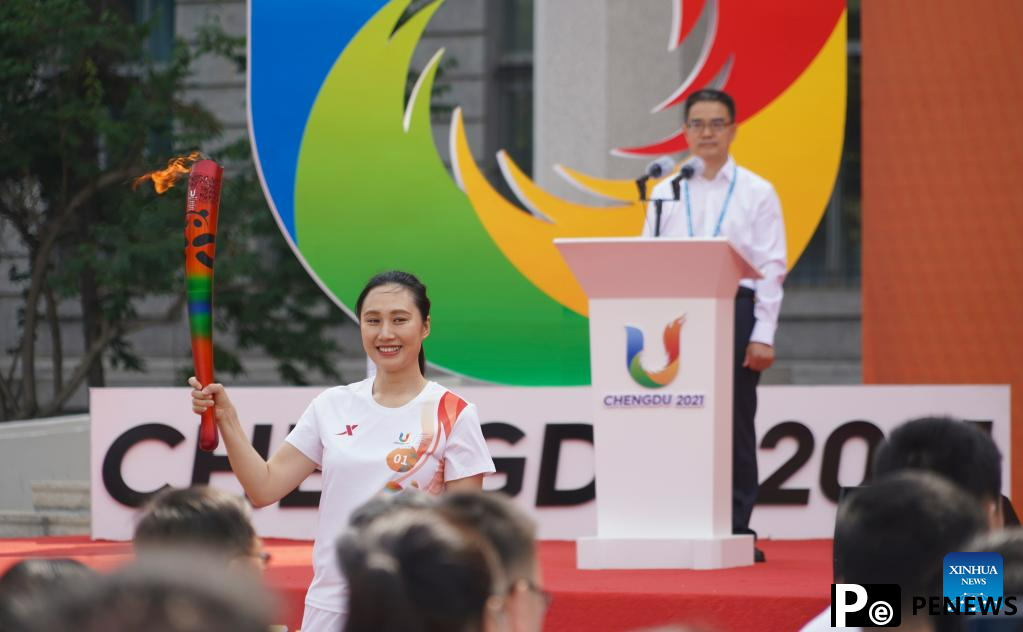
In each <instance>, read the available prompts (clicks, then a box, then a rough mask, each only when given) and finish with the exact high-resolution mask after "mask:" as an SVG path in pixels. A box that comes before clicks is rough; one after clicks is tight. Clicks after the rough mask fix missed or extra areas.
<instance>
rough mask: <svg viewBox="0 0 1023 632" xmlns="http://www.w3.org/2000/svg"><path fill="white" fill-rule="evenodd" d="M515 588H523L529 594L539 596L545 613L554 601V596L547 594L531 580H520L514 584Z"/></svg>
mask: <svg viewBox="0 0 1023 632" xmlns="http://www.w3.org/2000/svg"><path fill="white" fill-rule="evenodd" d="M515 586H516V587H518V586H522V587H523V588H525V589H526V590H528V591H529V592H531V593H535V594H536V595H537V596H539V597H540V598H541V599H543V609H544V610H545V611H546V610H548V609H550V607H551V602H553V601H554V595H552V594H551V593H549V592H547V591H546V590H544V589H543V588H540V587H539V586H537V585H536V582H534V581H533V580H531V579H520V580H519V581H517V582H515Z"/></svg>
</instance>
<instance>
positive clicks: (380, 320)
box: [188, 271, 494, 632]
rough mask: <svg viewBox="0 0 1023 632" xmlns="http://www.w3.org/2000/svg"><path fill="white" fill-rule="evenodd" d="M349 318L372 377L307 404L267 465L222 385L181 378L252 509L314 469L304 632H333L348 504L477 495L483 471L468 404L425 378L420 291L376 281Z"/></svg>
mask: <svg viewBox="0 0 1023 632" xmlns="http://www.w3.org/2000/svg"><path fill="white" fill-rule="evenodd" d="M356 315H357V317H358V319H359V329H360V331H361V333H362V344H363V347H364V348H365V350H366V353H367V354H368V355H369V357H370V359H371V360H373V362H374V363H375V364H376V366H377V373H376V375H375V376H371V377H369V378H367V379H365V380H363V381H361V382H356V383H354V384H349V385H347V386H338V387H334V388H331V389H328V390H326V391H324V392H323V393H321V394H320V395H319V396H317V397H316V398H315V399H314V400H313V402H312V403H311V404H310V405H309V407H308V408H307V409H306V411H305V413H303V415H302V417H301V418H300V419H299V421H298V424H297V425H296V426H295V429H294V430H292V432H291V433H290V434H289V435H288V437H287V439H286V440H285V443H284V444H283V445H282V446H281V447H280V449H278V450H277V452H276V453H274V454H273V455H272V456H271V457H270V460H269V461H265V460H264V459H263V458H262V457H261V456H260V455H259V453H258V452H256V450H255V448H253V447H252V444H251V443H250V440H249V437H248V436H247V434H246V432H245V430H244V429H243V428H242V425H241V423H240V421H239V419H238V414H237V411H236V410H235V408H234V406H233V405H232V404H231V400H230V399H229V398H228V396H227V392H226V391H225V389H224V387H223V386H222V385H220V384H206V385H203V384H201V383H200V382H199V381H198V380H197V379H196V378H194V377H193V378H191V379H189V381H188V382H189V384H190V385H191V386H192V387H193V388H194V389H195V390H193V391H192V410H193V411H195V412H196V413H197V414H202V413H203V412H205V411H207V410H213V411H214V414H215V418H216V423H217V427H218V428H219V430H220V434H221V435H222V436H223V441H224V445H225V447H226V448H227V455H228V459H229V460H230V462H231V468H232V469H233V470H234V473H235V475H236V476H237V477H238V480H239V481H240V482H241V484H242V487H243V488H244V489H245V492H246V494H247V495H248V496H249V498H250V499H251V501H252V503H253V504H254V505H255V506H257V507H263V506H266V505H269V504H272V503H275V502H277V501H278V500H280V499H281V498H283V497H284V496H285V495H287V494H288V493H290V492H291V491H292V490H293V489H295V488H296V487H298V486H299V485H300V484H301V483H302V481H303V480H305V478H306V477H308V476H309V475H310V474H312V473H313V472H314V471H315V470H317V469H319V470H321V471H322V472H323V492H322V496H321V499H320V514H319V525H318V527H317V532H316V533H317V534H316V542H315V545H314V547H313V571H314V573H313V582H312V585H310V587H309V591H308V593H307V594H306V600H305V614H304V616H303V620H302V630H303V631H304V632H326V631H328V630H329V631H330V632H336V631H337V630H340V629H342V625H343V622H344V618H345V612H346V611H347V603H346V601H347V590H346V587H345V580H344V578H343V577H342V576H341V574H340V572H339V570H338V567H337V562H336V560H335V557H334V540H335V538H336V536H337V535H338V534H339V533H340V532H341V530H342V529H343V528H344V527H345V526H346V525H347V524H348V517H349V516H350V514H351V513H352V511H353V510H354V509H355V508H356V507H358V506H360V505H361V504H363V503H364V502H366V501H367V500H369V499H370V498H371V497H372V496H373V495H375V494H376V493H378V492H379V491H381V490H384V489H387V490H392V491H396V490H399V489H403V488H409V487H411V488H419V489H422V490H424V491H427V492H429V493H434V494H436V493H440V492H442V491H444V490H466V489H468V490H479V489H481V488H482V486H483V477H484V476H485V475H486V474H489V473H493V472H494V463H493V460H492V459H491V458H490V453H489V451H488V450H487V446H486V442H485V441H484V439H483V433H482V432H481V430H480V423H479V417H478V415H477V412H476V407H475V406H473V405H472V404H469V403H467V402H466V401H465V400H463V399H461V398H460V397H458V396H457V395H455V394H454V393H452V392H451V391H449V390H447V389H446V388H444V387H443V386H441V385H439V384H437V383H436V382H432V381H429V380H427V379H426V378H425V377H424V371H425V356H424V353H423V340H424V339H425V338H426V337H427V336H428V335H429V333H430V300H429V299H428V298H427V295H426V288H425V286H423V284H422V283H421V282H420V281H419V280H418V279H417V278H416V277H415V276H413V275H411V274H408V273H405V272H397V271H392V272H385V273H382V274H378V275H376V276H375V277H373V278H372V279H370V281H369V283H368V284H367V285H366V287H365V288H364V289H363V290H362V293H361V294H360V295H359V298H358V301H357V302H356Z"/></svg>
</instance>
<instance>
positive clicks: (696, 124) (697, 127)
mask: <svg viewBox="0 0 1023 632" xmlns="http://www.w3.org/2000/svg"><path fill="white" fill-rule="evenodd" d="M731 124H732V121H726V120H725V119H720V118H716V119H711V120H709V121H705V120H703V119H693V120H691V121H689V122H688V123H686V127H688V128H689V129H691V130H693V131H694V132H702V131H703V130H705V129H710V131H712V132H714V133H715V134H717V133H719V132H722V131H724V129H725V128H726V127H728V126H729V125H731Z"/></svg>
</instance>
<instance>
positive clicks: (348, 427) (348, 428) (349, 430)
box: [337, 424, 359, 437]
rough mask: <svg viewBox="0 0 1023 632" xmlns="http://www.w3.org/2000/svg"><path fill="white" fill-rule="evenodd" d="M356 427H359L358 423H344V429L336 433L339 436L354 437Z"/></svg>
mask: <svg viewBox="0 0 1023 632" xmlns="http://www.w3.org/2000/svg"><path fill="white" fill-rule="evenodd" d="M358 427H359V424H345V429H344V431H342V432H339V433H337V434H338V436H339V437H343V436H348V437H354V436H355V429H356V428H358Z"/></svg>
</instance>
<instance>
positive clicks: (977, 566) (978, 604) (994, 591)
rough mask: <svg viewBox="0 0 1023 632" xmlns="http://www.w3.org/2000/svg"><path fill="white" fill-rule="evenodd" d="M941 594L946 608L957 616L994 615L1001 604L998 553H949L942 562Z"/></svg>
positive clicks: (1000, 572) (1000, 569) (1000, 565)
mask: <svg viewBox="0 0 1023 632" xmlns="http://www.w3.org/2000/svg"><path fill="white" fill-rule="evenodd" d="M943 575H944V579H943V581H942V593H943V596H944V598H945V606H946V608H954V607H955V605H956V600H957V599H958V600H959V602H958V604H959V612H966V613H971V612H972V613H987V612H992V611H996V610H997V609H998V607H999V606H1001V602H1002V556H1001V555H999V554H998V553H949V554H948V555H946V556H945V561H944V572H943Z"/></svg>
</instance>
